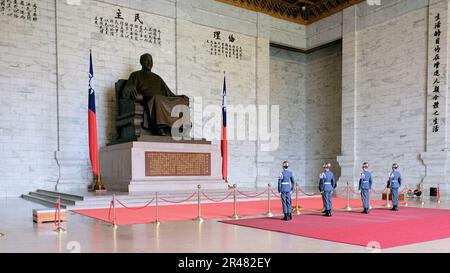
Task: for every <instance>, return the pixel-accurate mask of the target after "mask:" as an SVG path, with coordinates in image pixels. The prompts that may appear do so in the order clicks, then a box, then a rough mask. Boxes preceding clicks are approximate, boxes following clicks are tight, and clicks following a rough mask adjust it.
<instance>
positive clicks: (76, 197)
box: [36, 189, 84, 201]
mask: <svg viewBox="0 0 450 273" xmlns="http://www.w3.org/2000/svg"><path fill="white" fill-rule="evenodd" d="M36 192H38V193H43V194H46V195H49V196H55V197H61V198H64V199H70V200H77V201H81V200H83V199H84V197H83V196H82V195H76V194H70V193H64V192H58V191H52V190H46V189H38V190H37V191H36Z"/></svg>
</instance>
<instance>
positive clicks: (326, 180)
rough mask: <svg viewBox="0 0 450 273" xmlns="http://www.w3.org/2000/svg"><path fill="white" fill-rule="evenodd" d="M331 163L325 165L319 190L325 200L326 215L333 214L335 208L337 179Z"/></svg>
mask: <svg viewBox="0 0 450 273" xmlns="http://www.w3.org/2000/svg"><path fill="white" fill-rule="evenodd" d="M330 168H331V164H330V163H325V164H324V165H323V172H322V173H321V174H320V177H319V179H320V180H319V191H320V193H322V195H323V202H324V208H325V214H324V216H328V217H330V216H332V209H333V203H332V199H333V191H334V189H335V188H336V186H337V185H336V180H335V178H334V174H333V173H332V172H331V171H330Z"/></svg>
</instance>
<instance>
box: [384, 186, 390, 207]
mask: <svg viewBox="0 0 450 273" xmlns="http://www.w3.org/2000/svg"><path fill="white" fill-rule="evenodd" d="M390 191H391V190H390V189H389V188H387V189H386V205H384V206H385V207H386V208H390V207H391V203H389V195H390Z"/></svg>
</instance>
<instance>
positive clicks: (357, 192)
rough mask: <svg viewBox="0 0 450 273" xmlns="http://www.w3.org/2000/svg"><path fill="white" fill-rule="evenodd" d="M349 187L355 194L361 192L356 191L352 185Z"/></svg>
mask: <svg viewBox="0 0 450 273" xmlns="http://www.w3.org/2000/svg"><path fill="white" fill-rule="evenodd" d="M349 188H350V191H351V192H352V193H354V194H359V192H358V191H356V190H355V189H354V188H351V187H349Z"/></svg>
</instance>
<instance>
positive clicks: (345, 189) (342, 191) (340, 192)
mask: <svg viewBox="0 0 450 273" xmlns="http://www.w3.org/2000/svg"><path fill="white" fill-rule="evenodd" d="M346 191H347V188H343V189H341V191H339V192H337V194H342V193H344V192H346Z"/></svg>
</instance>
